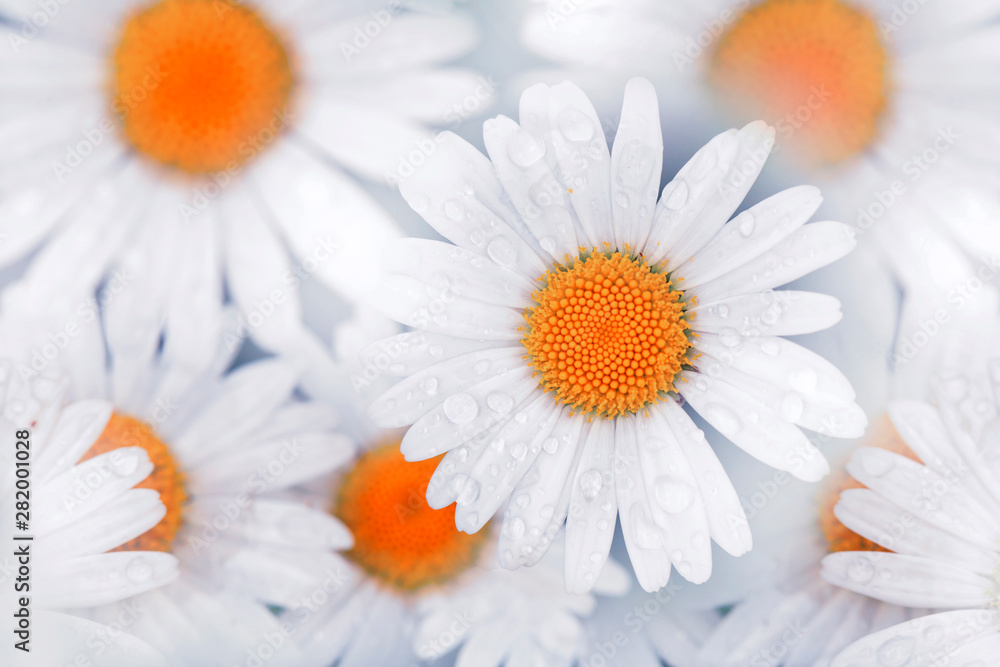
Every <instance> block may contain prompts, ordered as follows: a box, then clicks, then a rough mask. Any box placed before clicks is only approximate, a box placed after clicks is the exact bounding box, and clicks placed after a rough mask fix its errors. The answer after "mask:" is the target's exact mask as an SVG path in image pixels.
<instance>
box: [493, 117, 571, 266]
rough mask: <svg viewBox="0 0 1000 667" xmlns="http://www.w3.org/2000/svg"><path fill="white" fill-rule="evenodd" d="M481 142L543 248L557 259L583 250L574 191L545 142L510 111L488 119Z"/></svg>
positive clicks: (508, 193)
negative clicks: (557, 169) (549, 156)
mask: <svg viewBox="0 0 1000 667" xmlns="http://www.w3.org/2000/svg"><path fill="white" fill-rule="evenodd" d="M522 118H523V116H522ZM483 141H484V143H485V144H486V151H487V152H488V153H489V156H490V161H491V162H492V163H493V168H494V169H496V172H497V178H498V179H500V183H501V184H502V185H503V188H504V191H505V192H506V193H507V195H508V196H509V197H510V199H511V203H512V204H513V205H514V207H515V208H516V209H517V212H518V214H520V216H521V218H522V219H523V220H524V221H525V223H526V224H527V225H528V227H529V228H530V229H531V232H532V234H533V235H534V236H535V238H537V239H538V245H539V247H541V249H542V250H544V251H545V252H546V253H548V254H549V255H550V256H551V257H552V258H553V259H557V260H558V259H560V258H562V257H565V256H566V255H571V256H572V255H574V254H576V253H577V252H579V247H580V243H579V241H578V239H577V235H576V229H575V225H574V220H575V218H576V213H575V212H574V211H573V205H572V203H571V202H570V199H569V197H570V195H569V193H568V192H567V191H566V190H565V189H564V188H563V187H562V185H561V184H560V183H559V180H558V179H557V178H556V175H555V172H554V171H553V170H552V167H551V166H550V165H549V162H548V161H547V160H544V159H542V158H543V157H545V156H546V150H548V149H547V148H546V142H545V141H544V140H539V139H537V138H535V136H534V135H533V134H532V133H531V132H529V131H528V130H527V129H525V128H523V127H521V126H519V125H518V124H517V123H515V122H514V121H513V120H511V119H510V118H507V117H506V116H497V117H496V118H493V119H491V120H488V121H487V122H486V123H484V125H483Z"/></svg>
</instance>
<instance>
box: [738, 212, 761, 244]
mask: <svg viewBox="0 0 1000 667" xmlns="http://www.w3.org/2000/svg"><path fill="white" fill-rule="evenodd" d="M740 218H742V219H741V220H740V221H739V222H738V223H737V229H738V230H739V232H740V236H742V237H743V238H749V237H750V235H751V234H753V230H754V228H755V227H756V226H757V221H756V220H754V217H753V214H752V213H750V212H749V211H744V212H743V213H742V214H740Z"/></svg>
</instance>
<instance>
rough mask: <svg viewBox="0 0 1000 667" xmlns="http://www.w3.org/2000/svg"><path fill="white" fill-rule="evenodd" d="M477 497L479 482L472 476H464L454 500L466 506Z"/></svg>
mask: <svg viewBox="0 0 1000 667" xmlns="http://www.w3.org/2000/svg"><path fill="white" fill-rule="evenodd" d="M478 499H479V482H477V481H476V480H475V479H473V478H472V477H466V478H465V480H464V482H463V483H462V489H461V491H459V493H458V498H456V499H455V502H456V503H458V504H459V505H461V506H462V507H466V506H468V505H471V504H472V503H474V502H476V500H478Z"/></svg>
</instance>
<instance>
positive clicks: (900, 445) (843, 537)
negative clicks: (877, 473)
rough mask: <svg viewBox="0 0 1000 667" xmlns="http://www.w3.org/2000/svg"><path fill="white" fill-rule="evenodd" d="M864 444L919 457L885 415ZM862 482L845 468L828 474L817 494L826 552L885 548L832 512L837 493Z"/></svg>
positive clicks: (909, 456)
mask: <svg viewBox="0 0 1000 667" xmlns="http://www.w3.org/2000/svg"><path fill="white" fill-rule="evenodd" d="M865 446H867V447H880V448H882V449H884V450H886V451H889V452H893V453H895V454H900V455H902V456H906V457H908V458H911V459H913V460H914V461H919V459H918V458H917V455H916V454H914V453H913V450H912V449H910V448H909V446H908V445H907V444H906V442H905V441H904V440H903V438H902V437H900V435H899V433H898V432H897V431H896V427H895V426H893V425H892V422H891V421H889V418H888V417H886V416H883V417H882V418H881V419H879V420H878V422H877V423H876V424H875V427H874V428H873V429H872V430H871V432H870V433H869V435H868V438H867V440H866V441H865ZM863 488H865V485H864V484H862V483H861V482H859V481H857V480H855V479H854V478H853V477H851V476H850V475H849V474H848V473H847V471H846V470H840V471H839V472H837V473H835V474H833V475H831V476H830V478H829V479H828V480H827V482H826V484H825V486H824V488H823V491H822V492H821V495H820V515H819V522H820V526H821V527H822V529H823V534H824V535H825V536H826V541H827V542H828V543H829V545H830V552H831V553H832V552H836V551H888V549H884V548H882V547H880V546H879V545H878V544H876V543H875V542H872V541H871V540H869V539H867V538H864V537H861V536H860V535H858V534H857V533H855V532H854V531H852V530H851V529H850V528H848V527H847V526H845V525H844V524H842V523H841V522H840V520H839V519H837V517H836V516H834V514H833V508H834V506H835V505H836V504H837V501H838V500H840V494H841V493H843V492H844V491H846V490H847V489H863Z"/></svg>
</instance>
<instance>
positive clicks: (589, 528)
mask: <svg viewBox="0 0 1000 667" xmlns="http://www.w3.org/2000/svg"><path fill="white" fill-rule="evenodd" d="M520 118H521V125H518V124H517V123H516V122H514V121H513V120H511V119H509V118H506V117H503V116H501V117H498V118H495V119H493V120H490V121H487V123H486V124H485V126H484V139H485V143H486V147H487V150H488V152H489V154H490V159H487V158H486V157H484V156H483V155H482V154H481V153H479V152H478V151H476V150H475V148H473V147H472V146H471V145H469V144H468V143H466V142H464V141H462V140H460V139H458V138H457V137H454V136H447V137H446V139H445V140H443V141H442V142H441V144H440V147H439V149H438V151H437V152H435V154H434V155H433V156H432V157H431V159H429V160H428V162H427V163H426V164H425V165H424V166H422V167H421V168H420V169H419V170H418V171H417V172H416V173H415V174H414V175H413V176H411V177H410V178H408V179H406V180H405V181H403V182H402V184H401V185H400V191H401V193H402V194H403V196H404V197H405V198H406V200H407V202H408V203H409V204H410V205H411V206H412V207H413V208H414V210H416V211H417V212H418V213H420V214H421V215H422V216H423V217H424V219H425V220H426V221H427V222H428V223H429V224H430V225H431V226H432V227H434V228H435V229H436V230H437V231H438V232H440V233H441V234H442V235H443V236H445V237H447V238H448V239H449V240H451V241H452V242H453V243H454V245H451V244H446V243H441V242H438V241H428V240H416V239H411V240H401V241H399V242H397V243H395V244H393V245H391V246H390V247H389V248H388V249H387V252H386V257H385V258H384V260H385V266H387V267H388V271H389V275H387V276H386V277H385V278H384V279H383V283H382V285H381V287H380V289H379V290H377V291H375V292H373V295H372V299H373V300H374V302H375V303H376V304H377V305H379V307H380V308H382V309H383V311H384V312H386V313H387V314H389V315H390V316H391V317H393V318H394V319H396V320H397V321H399V322H401V323H403V324H406V325H408V326H411V327H414V328H415V329H417V331H416V332H411V333H404V334H401V335H399V336H396V337H394V338H391V339H388V340H385V341H382V342H381V343H379V344H377V345H375V346H374V347H373V348H372V349H371V350H368V351H367V352H366V354H367V355H368V356H369V357H372V358H384V359H385V360H387V363H385V364H383V365H382V366H379V368H384V373H385V374H389V375H397V376H404V377H405V379H404V380H402V381H401V382H399V384H397V385H396V386H395V387H393V388H392V389H391V390H389V391H388V392H387V393H386V394H385V395H384V396H382V397H381V398H379V399H378V400H377V401H376V402H375V403H374V404H373V406H372V408H371V410H370V414H371V415H372V417H373V418H374V420H375V421H376V423H377V424H379V425H380V426H383V427H402V426H406V425H409V424H413V426H412V427H411V428H410V429H409V430H408V431H407V433H406V435H405V437H404V438H403V441H402V445H401V448H402V452H403V454H404V455H405V456H406V458H407V460H411V461H419V460H424V459H428V458H431V457H436V456H439V455H441V454H442V453H445V452H447V455H446V456H445V457H444V459H443V461H442V462H441V464H440V465H439V466H438V468H437V471H436V473H435V475H434V478H433V479H432V480H431V484H430V486H429V488H428V494H427V497H428V502H429V503H430V505H431V506H432V507H444V506H446V505H448V504H450V503H452V502H457V503H458V508H457V510H456V513H455V520H456V525H457V526H458V528H459V529H461V530H463V531H466V532H468V533H475V532H477V531H478V530H479V529H480V528H482V527H483V525H484V524H485V523H486V522H487V521H488V520H489V518H490V517H491V516H492V515H493V514H494V513H495V512H496V511H497V509H498V508H499V507H500V506H501V504H503V503H504V502H505V501H506V500H507V499H508V498H511V499H512V502H511V503H510V504H509V505H508V507H507V511H506V516H505V519H504V527H503V530H501V531H500V532H501V538H500V561H501V563H502V564H503V566H504V567H507V568H516V567H519V566H521V565H526V564H527V565H530V564H533V563H535V562H537V560H538V559H539V558H540V557H541V556H542V554H543V553H544V552H545V549H546V548H547V546H548V544H549V542H550V541H551V539H552V537H553V535H554V534H555V533H556V532H557V531H558V530H559V529H560V527H561V526H562V525H563V523H564V522H565V523H566V526H567V530H566V563H565V565H566V568H565V569H566V579H567V586H568V589H569V590H570V591H571V592H577V593H579V592H584V591H586V590H589V588H590V587H591V586H592V585H593V583H594V582H595V581H596V579H597V575H598V574H599V573H600V571H601V567H602V565H603V563H604V561H605V559H606V557H607V554H608V549H609V547H610V544H611V539H612V535H613V533H614V528H615V520H616V518H617V515H618V513H619V511H620V513H621V521H622V529H623V532H624V535H625V540H626V544H627V545H628V549H629V555H630V556H631V558H632V563H633V565H634V567H635V570H636V574H637V576H638V578H639V582H640V583H641V584H642V586H643V588H645V589H646V590H648V591H654V590H657V589H658V588H660V587H662V586H663V585H664V584H666V582H667V579H668V577H669V574H670V571H671V564H672V565H673V566H675V567H676V568H677V569H678V570H679V571H680V573H681V574H682V575H683V576H684V577H685V578H688V579H690V580H692V581H696V582H701V581H705V580H706V579H708V577H709V575H710V573H711V540H715V541H716V542H717V543H718V544H719V545H720V546H722V547H723V548H724V549H725V550H726V551H728V552H730V553H732V554H737V555H738V554H742V553H745V552H746V551H747V550H749V549H750V546H751V539H750V531H749V529H748V527H747V525H746V521H745V518H744V512H743V509H742V508H741V507H740V504H739V501H738V499H737V498H736V495H735V493H734V491H733V489H732V486H731V485H730V484H729V481H728V479H727V477H726V473H725V470H723V468H722V466H721V465H720V464H719V461H718V459H717V458H716V456H715V454H714V453H713V451H712V448H711V447H710V446H709V444H708V443H707V442H706V440H705V437H704V435H703V433H702V432H701V430H700V429H698V428H697V427H696V426H695V424H694V422H693V421H692V419H691V417H690V416H689V415H688V414H687V413H686V412H685V411H684V410H683V409H682V408H681V399H682V398H683V399H684V401H686V402H687V403H690V404H691V406H692V407H693V408H694V409H695V410H696V411H697V412H698V413H699V414H700V415H701V416H702V417H703V418H704V419H705V420H707V421H708V422H709V423H710V424H712V425H713V426H715V427H716V428H717V429H718V430H719V431H720V432H722V433H723V435H725V436H726V437H728V438H729V439H730V440H732V441H733V442H735V443H736V444H737V445H739V446H740V447H742V448H743V449H745V450H746V451H747V452H749V453H750V454H751V455H753V456H755V457H757V458H759V459H760V460H762V461H764V462H765V463H767V464H769V465H772V466H774V467H776V468H778V469H780V470H787V471H789V472H791V473H792V474H793V475H795V476H797V477H800V478H802V479H805V480H813V481H814V480H817V479H819V478H820V477H822V476H823V475H824V474H825V473H826V472H827V471H828V466H827V463H826V461H825V459H824V458H823V456H822V454H820V453H819V451H818V450H817V449H816V448H815V447H814V446H813V445H812V443H811V442H810V439H809V437H808V436H807V435H806V434H805V433H804V432H803V431H802V430H801V429H800V428H799V427H800V426H801V427H804V428H807V429H810V430H814V431H819V432H822V433H823V434H824V435H825V436H828V437H829V436H833V437H854V436H858V435H860V434H861V432H862V431H863V429H864V426H865V423H866V420H865V416H864V414H863V413H862V411H861V409H860V408H859V407H858V406H857V405H856V404H855V403H854V391H853V389H852V388H851V386H850V384H849V383H848V381H847V380H846V379H845V378H844V376H843V375H842V374H841V373H840V372H839V371H838V370H837V369H836V368H834V367H833V366H832V365H831V364H830V363H829V362H826V361H825V360H824V359H822V358H820V357H819V356H818V355H815V354H814V353H811V352H809V351H807V350H806V349H804V348H802V347H800V346H798V345H796V344H794V343H791V342H789V341H787V340H785V339H783V338H780V336H781V335H790V334H800V333H806V332H812V331H818V330H821V329H824V328H826V327H829V326H831V325H832V324H834V323H836V322H837V320H838V319H839V317H840V312H839V308H838V303H837V301H836V299H833V298H831V297H827V296H823V295H819V294H813V293H805V292H797V291H774V288H775V287H778V286H780V285H782V284H784V283H787V282H789V281H792V280H795V279H797V278H799V277H801V276H803V275H805V274H807V273H809V272H810V271H812V270H814V269H816V268H819V267H821V266H824V265H826V264H829V263H830V262H833V261H835V260H837V259H839V258H840V257H842V256H844V255H845V254H847V253H848V252H849V251H850V250H851V248H852V247H853V246H854V240H853V236H852V234H851V233H850V232H849V230H848V229H847V228H846V227H845V226H844V225H842V224H840V223H837V222H818V223H814V224H810V225H805V222H806V221H807V220H808V218H809V217H810V216H811V215H812V214H813V212H814V211H815V210H816V208H817V207H818V206H819V204H820V196H819V193H818V192H817V191H816V190H815V189H814V188H809V187H799V188H792V189H790V190H786V191H784V192H781V193H779V194H777V195H774V196H773V197H771V198H769V199H766V200H764V201H763V202H761V203H759V204H757V205H756V206H754V207H752V208H750V209H748V210H746V211H744V212H742V213H741V214H740V215H738V216H736V217H735V218H733V220H732V221H729V218H730V216H731V215H732V214H733V213H734V212H735V210H736V208H737V207H738V206H739V204H740V202H741V201H742V199H743V197H744V196H745V194H746V192H747V190H749V188H750V186H751V185H752V183H753V182H754V180H755V178H756V176H757V174H758V173H759V171H760V169H761V168H762V167H763V164H764V161H765V160H766V158H767V155H768V152H769V150H770V148H771V146H772V144H773V139H774V132H773V130H772V129H771V128H769V127H767V126H766V125H765V124H764V123H760V122H758V123H752V124H750V125H748V126H746V127H744V128H743V129H742V130H738V131H737V130H730V131H728V132H725V133H723V134H721V135H719V136H717V137H716V138H715V139H713V140H712V141H711V142H710V143H709V144H708V145H707V146H705V147H704V148H703V149H701V150H700V151H699V152H698V153H697V154H696V155H695V156H694V157H693V158H692V159H691V161H690V162H689V163H688V164H687V165H686V166H685V167H683V168H682V169H681V170H680V172H679V173H678V174H677V176H676V178H674V180H673V181H671V182H670V183H669V184H667V186H666V187H665V188H664V189H663V193H662V196H660V197H659V199H658V198H657V194H658V192H659V183H660V171H661V164H662V157H663V156H662V153H663V149H662V146H663V144H662V137H661V133H660V124H659V114H658V110H657V101H656V95H655V93H654V92H653V90H652V86H651V85H650V83H649V82H648V81H645V80H642V79H636V80H633V81H631V82H630V83H629V84H628V86H627V87H626V90H625V101H624V105H623V109H622V116H621V123H620V125H619V129H618V135H617V137H616V139H615V142H614V148H613V151H611V152H610V153H609V151H608V146H607V144H606V142H605V138H604V133H603V132H602V131H601V130H600V123H599V122H598V118H597V115H596V113H595V111H594V108H593V107H592V106H591V104H590V102H589V100H588V99H587V97H586V96H585V95H584V94H583V92H582V91H581V90H580V89H579V88H577V87H576V86H574V85H572V84H568V83H566V84H560V85H558V86H555V87H552V88H549V87H547V86H544V85H538V86H535V87H532V88H530V89H528V90H527V91H525V93H524V95H523V96H522V98H521V108H520ZM491 160H492V162H491ZM727 222H728V224H727ZM376 361H377V359H376ZM710 538H711V539H710Z"/></svg>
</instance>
